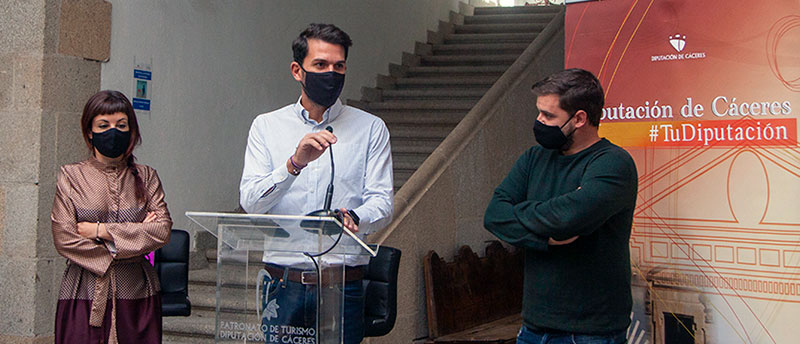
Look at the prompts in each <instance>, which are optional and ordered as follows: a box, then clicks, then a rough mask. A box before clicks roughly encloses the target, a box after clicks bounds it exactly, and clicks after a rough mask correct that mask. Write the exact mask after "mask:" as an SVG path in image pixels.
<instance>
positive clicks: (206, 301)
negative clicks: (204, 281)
mask: <svg viewBox="0 0 800 344" xmlns="http://www.w3.org/2000/svg"><path fill="white" fill-rule="evenodd" d="M226 291H228V292H231V293H236V294H228V295H230V296H229V297H227V298H222V305H221V306H222V311H223V312H225V313H236V314H255V307H257V304H256V302H257V300H256V290H255V289H253V288H251V289H247V290H245V289H234V288H228V289H227V290H225V289H223V292H226ZM233 295H237V296H241V297H233ZM189 297H190V299H191V300H192V312H194V311H195V310H198V311H211V312H213V311H214V310H216V308H217V287H216V286H209V285H190V286H189ZM248 306H249V307H248Z"/></svg>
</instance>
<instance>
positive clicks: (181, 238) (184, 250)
mask: <svg viewBox="0 0 800 344" xmlns="http://www.w3.org/2000/svg"><path fill="white" fill-rule="evenodd" d="M170 235H171V236H170V239H169V242H168V243H167V244H166V245H164V247H162V248H159V249H158V250H156V254H155V261H156V263H155V265H154V267H155V269H156V272H157V273H158V279H159V280H160V281H161V316H165V317H170V316H185V317H186V316H189V315H191V314H192V304H191V302H189V233H188V232H186V231H185V230H182V229H173V230H172V233H171V234H170Z"/></svg>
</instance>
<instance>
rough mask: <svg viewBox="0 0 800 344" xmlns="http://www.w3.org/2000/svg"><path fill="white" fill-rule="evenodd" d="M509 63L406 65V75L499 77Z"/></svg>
mask: <svg viewBox="0 0 800 344" xmlns="http://www.w3.org/2000/svg"><path fill="white" fill-rule="evenodd" d="M510 66H511V65H489V66H413V67H408V69H407V70H406V76H408V77H430V76H436V77H445V76H446V77H452V76H492V77H498V78H499V77H500V75H502V74H503V73H504V72H505V71H506V70H507V69H508V67H510Z"/></svg>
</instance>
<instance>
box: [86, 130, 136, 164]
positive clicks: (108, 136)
mask: <svg viewBox="0 0 800 344" xmlns="http://www.w3.org/2000/svg"><path fill="white" fill-rule="evenodd" d="M90 141H91V142H92V146H94V148H97V151H98V152H100V154H103V156H105V157H108V158H112V159H114V158H116V157H118V156H120V155H122V154H123V153H125V151H126V150H127V149H128V144H129V143H130V142H131V132H130V131H121V130H119V129H117V128H111V129H108V130H106V131H104V132H102V133H96V132H92V138H91V140H90Z"/></svg>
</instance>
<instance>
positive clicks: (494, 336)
mask: <svg viewBox="0 0 800 344" xmlns="http://www.w3.org/2000/svg"><path fill="white" fill-rule="evenodd" d="M521 326H522V316H521V315H520V314H516V315H512V316H508V317H505V318H502V319H499V320H495V321H492V322H490V323H486V324H481V325H479V326H476V327H473V328H470V329H467V330H464V331H461V332H457V333H452V334H448V335H446V336H441V337H438V338H435V339H434V340H433V343H443V344H445V343H446V344H457V343H482V344H489V343H515V342H516V338H517V333H519V329H520V327H521Z"/></svg>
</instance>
